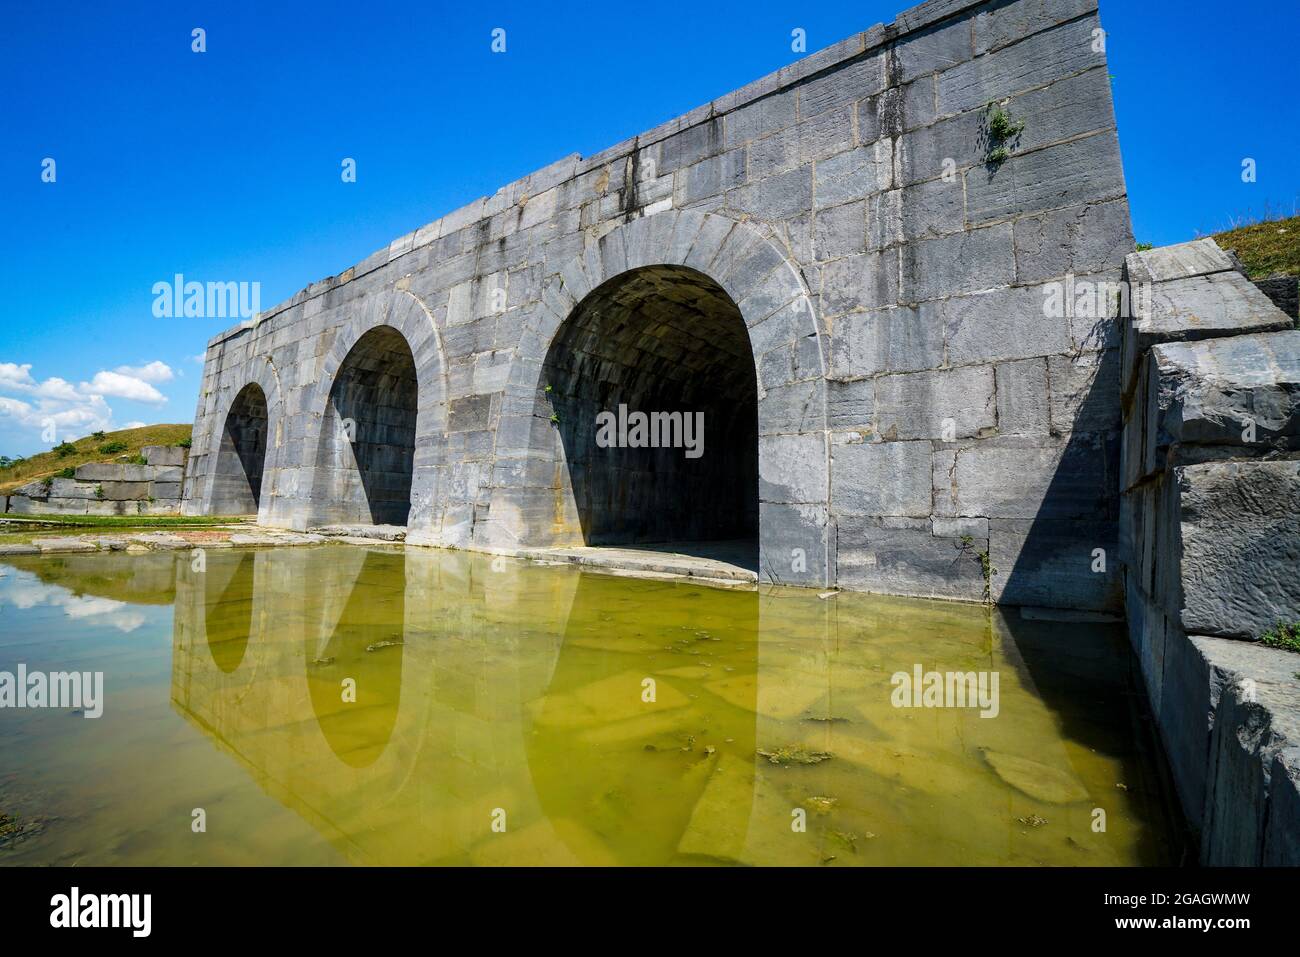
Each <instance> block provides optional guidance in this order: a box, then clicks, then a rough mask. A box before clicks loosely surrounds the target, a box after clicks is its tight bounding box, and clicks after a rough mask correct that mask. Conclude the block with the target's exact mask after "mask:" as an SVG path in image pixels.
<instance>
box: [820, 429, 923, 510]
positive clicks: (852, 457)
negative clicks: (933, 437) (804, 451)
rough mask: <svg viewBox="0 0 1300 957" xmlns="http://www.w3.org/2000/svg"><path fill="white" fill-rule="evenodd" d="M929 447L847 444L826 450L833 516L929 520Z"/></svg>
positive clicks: (901, 443) (891, 444)
mask: <svg viewBox="0 0 1300 957" xmlns="http://www.w3.org/2000/svg"><path fill="white" fill-rule="evenodd" d="M929 474H930V443H929V442H847V443H842V444H841V443H838V442H837V443H836V444H834V445H833V446H832V448H831V507H832V509H833V511H834V513H835V515H836V516H837V517H838V516H842V515H859V516H881V515H897V516H911V517H916V518H928V517H929V515H930V489H929V488H927V487H926V482H925V477H926V476H928V475H929Z"/></svg>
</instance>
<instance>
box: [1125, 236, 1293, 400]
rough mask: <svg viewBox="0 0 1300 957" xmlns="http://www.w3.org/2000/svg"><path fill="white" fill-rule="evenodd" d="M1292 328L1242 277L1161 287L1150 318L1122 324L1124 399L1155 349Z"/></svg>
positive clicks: (1148, 313) (1225, 274) (1155, 293)
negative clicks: (1141, 365)
mask: <svg viewBox="0 0 1300 957" xmlns="http://www.w3.org/2000/svg"><path fill="white" fill-rule="evenodd" d="M1130 258H1131V257H1130ZM1129 275H1130V276H1131V275H1132V272H1131V271H1130V273H1129ZM1291 328H1292V322H1291V319H1290V317H1289V316H1287V315H1286V313H1284V312H1282V311H1281V310H1280V309H1278V308H1277V307H1276V306H1275V305H1273V303H1272V302H1271V301H1270V300H1269V298H1268V297H1267V296H1265V295H1264V294H1263V293H1262V292H1260V291H1259V290H1258V289H1257V288H1256V287H1255V286H1254V285H1253V284H1252V283H1251V282H1250V281H1249V280H1247V279H1246V278H1245V277H1244V276H1242V275H1241V274H1240V273H1237V272H1218V273H1214V274H1213V275H1209V276H1194V277H1191V278H1188V279H1173V280H1169V281H1167V282H1161V283H1157V284H1156V285H1155V287H1154V289H1153V290H1151V294H1150V308H1149V309H1148V310H1146V314H1145V315H1137V316H1135V317H1134V318H1133V319H1132V320H1131V321H1128V322H1125V323H1123V325H1122V337H1123V342H1122V349H1123V352H1122V356H1121V362H1122V367H1123V370H1124V387H1123V389H1124V395H1126V396H1127V395H1128V394H1129V393H1130V392H1131V391H1132V389H1133V385H1134V381H1135V379H1136V376H1137V366H1138V362H1139V361H1140V360H1141V358H1142V356H1143V355H1144V354H1145V353H1146V351H1147V350H1148V349H1150V348H1151V347H1152V346H1155V345H1159V344H1161V343H1165V342H1192V341H1197V340H1201V339H1217V338H1220V337H1223V336H1236V335H1241V334H1242V333H1246V332H1280V331H1283V330H1288V329H1291Z"/></svg>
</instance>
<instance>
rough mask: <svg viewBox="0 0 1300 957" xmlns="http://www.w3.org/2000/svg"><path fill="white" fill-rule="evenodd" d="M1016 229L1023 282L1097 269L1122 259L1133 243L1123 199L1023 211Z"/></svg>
mask: <svg viewBox="0 0 1300 957" xmlns="http://www.w3.org/2000/svg"><path fill="white" fill-rule="evenodd" d="M1014 230H1015V250H1016V279H1017V281H1018V282H1021V283H1031V282H1041V281H1042V280H1044V279H1052V278H1055V277H1058V276H1063V275H1065V274H1066V273H1074V274H1075V275H1079V276H1082V275H1087V274H1088V273H1093V272H1098V271H1100V270H1104V269H1107V268H1110V267H1113V266H1117V265H1119V264H1121V263H1123V261H1124V256H1125V255H1126V254H1127V253H1128V252H1129V251H1130V250H1131V249H1132V248H1133V227H1132V225H1131V223H1130V221H1129V209H1128V202H1127V201H1125V200H1122V199H1117V200H1112V201H1110V202H1105V203H1095V204H1089V205H1084V206H1072V207H1069V208H1067V209H1055V210H1050V211H1048V212H1044V213H1039V214H1038V215H1035V216H1027V217H1025V218H1023V219H1018V220H1016V222H1015V226H1014Z"/></svg>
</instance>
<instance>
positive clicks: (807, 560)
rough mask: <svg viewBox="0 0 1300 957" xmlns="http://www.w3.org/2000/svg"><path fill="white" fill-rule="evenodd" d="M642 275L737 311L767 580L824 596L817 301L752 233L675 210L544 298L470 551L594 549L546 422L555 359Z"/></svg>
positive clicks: (566, 277)
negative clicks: (592, 312)
mask: <svg viewBox="0 0 1300 957" xmlns="http://www.w3.org/2000/svg"><path fill="white" fill-rule="evenodd" d="M646 271H648V272H646ZM647 275H654V276H658V277H659V278H660V280H661V281H662V282H669V283H670V282H671V280H672V278H673V277H676V279H677V281H678V282H681V281H682V279H683V277H685V276H687V275H690V276H692V277H700V278H699V279H697V280H692V281H695V282H697V283H700V284H704V285H706V286H707V287H716V289H717V290H718V291H719V292H720V293H722V294H724V295H725V297H726V299H728V300H729V301H730V303H732V304H734V308H735V310H736V311H737V312H738V313H739V316H740V319H741V320H742V321H743V323H744V328H745V330H746V332H747V343H746V344H747V347H748V350H749V353H750V356H751V358H752V362H753V370H754V378H755V381H756V405H757V423H756V442H757V459H758V469H757V471H758V525H759V541H760V576H761V577H763V578H765V579H768V580H774V581H798V582H801V583H812V584H821V583H825V582H826V581H828V580H829V574H830V570H829V567H828V566H829V561H828V539H827V516H828V513H829V501H828V498H829V483H828V478H827V476H828V455H829V450H828V433H827V426H826V392H825V381H826V380H825V362H826V351H825V343H824V337H823V336H822V335H821V333H820V330H819V329H818V326H817V323H816V320H815V313H814V310H813V307H812V304H811V301H810V298H809V296H808V293H807V290H806V288H805V286H804V283H803V280H802V278H801V277H800V274H799V272H798V270H797V269H795V268H794V266H793V265H792V264H791V263H790V262H789V260H788V259H787V257H786V255H785V254H784V253H783V252H782V250H781V249H780V248H779V247H778V246H777V245H776V244H774V243H773V242H771V241H770V240H769V239H767V238H766V237H765V236H764V235H763V234H762V233H761V232H760V231H759V230H758V229H757V228H755V227H754V226H752V225H750V224H748V223H745V222H740V221H737V220H734V219H731V218H729V217H726V216H722V215H719V214H714V213H700V212H694V211H690V210H684V211H676V210H668V211H664V212H662V213H659V214H656V215H654V216H651V217H646V218H642V219H637V220H633V221H632V222H630V223H627V224H625V225H622V226H618V227H616V228H614V229H612V230H611V231H609V232H608V233H606V234H605V235H604V236H603V237H602V238H601V239H600V240H599V241H597V242H593V243H590V244H589V245H588V246H587V247H586V250H585V251H584V253H583V254H582V255H581V256H578V257H577V258H575V259H573V260H572V261H571V262H569V263H567V264H566V265H565V266H564V267H563V268H562V269H561V270H560V271H559V274H558V275H556V276H555V277H553V278H552V280H551V281H550V282H549V283H548V284H547V285H546V287H545V288H544V290H543V293H542V297H541V305H540V306H539V307H538V308H537V309H536V310H535V311H534V312H533V314H532V315H531V316H530V317H529V320H528V321H527V322H526V323H525V326H524V329H523V332H522V335H521V337H520V342H519V345H518V347H517V349H516V351H515V355H514V358H513V362H512V365H511V371H510V378H509V381H508V383H507V386H506V390H505V395H504V396H503V399H502V411H501V418H500V422H499V425H498V429H497V442H496V463H495V474H494V481H493V489H492V498H491V507H490V513H489V516H488V520H487V521H486V522H484V523H480V524H479V525H477V526H476V528H475V543H476V544H479V545H483V546H486V547H496V548H514V547H520V546H532V547H548V546H558V545H575V544H584V543H585V538H584V535H583V519H582V515H581V514H580V509H579V503H578V502H577V501H575V498H574V493H573V484H572V482H571V481H570V480H568V469H567V467H566V464H565V456H564V443H563V438H562V436H561V434H560V432H559V430H557V429H556V428H555V424H556V423H555V422H554V421H553V420H552V418H551V417H550V415H547V414H546V410H547V409H548V408H550V404H549V402H548V401H547V398H546V396H547V393H546V385H547V383H546V382H545V381H544V379H545V368H546V364H547V357H548V355H549V354H550V353H551V350H552V347H553V346H554V344H555V343H556V339H557V336H558V335H559V334H560V331H561V328H562V327H563V326H564V324H565V322H566V320H569V319H570V317H571V316H573V315H574V314H575V311H577V310H578V309H579V307H580V306H581V305H582V304H583V303H584V301H587V300H588V297H589V296H591V295H592V293H597V292H598V291H599V290H602V289H605V288H606V284H608V283H611V282H613V283H615V284H616V285H621V286H622V287H623V288H627V284H629V283H631V284H636V283H638V282H640V283H642V284H644V283H645V279H644V277H645V276H647ZM637 277H641V278H640V279H638V278H637ZM551 415H554V413H551Z"/></svg>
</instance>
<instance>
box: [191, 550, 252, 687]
mask: <svg viewBox="0 0 1300 957" xmlns="http://www.w3.org/2000/svg"><path fill="white" fill-rule="evenodd" d="M255 559H256V556H255V555H254V554H253V553H252V552H244V553H242V554H229V553H228V554H221V553H218V552H214V553H213V554H212V555H211V557H210V558H209V559H208V565H207V572H206V574H204V575H203V631H204V634H205V636H206V637H207V642H208V652H209V653H210V654H211V655H212V660H213V662H214V663H215V664H216V666H217V667H218V668H220V669H221V670H222V671H223V672H225V673H226V674H234V672H235V671H236V670H238V668H239V665H240V663H241V662H242V661H243V660H244V652H245V651H246V650H247V648H248V638H249V636H250V635H251V634H252V631H253V585H254V579H253V566H254V562H255Z"/></svg>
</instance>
